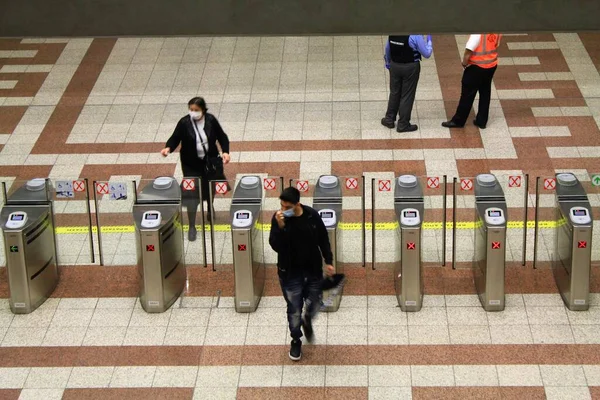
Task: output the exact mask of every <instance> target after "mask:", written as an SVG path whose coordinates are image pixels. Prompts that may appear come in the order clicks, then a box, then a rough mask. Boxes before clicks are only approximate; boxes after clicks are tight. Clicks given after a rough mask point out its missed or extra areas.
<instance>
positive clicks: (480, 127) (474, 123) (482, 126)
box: [473, 119, 485, 129]
mask: <svg viewBox="0 0 600 400" xmlns="http://www.w3.org/2000/svg"><path fill="white" fill-rule="evenodd" d="M473 125H475V126H476V127H478V128H479V129H485V125H482V124H478V123H477V120H476V119H474V120H473Z"/></svg>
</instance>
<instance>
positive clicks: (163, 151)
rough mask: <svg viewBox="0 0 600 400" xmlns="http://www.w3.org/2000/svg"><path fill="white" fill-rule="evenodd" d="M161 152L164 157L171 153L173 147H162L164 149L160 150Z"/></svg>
mask: <svg viewBox="0 0 600 400" xmlns="http://www.w3.org/2000/svg"><path fill="white" fill-rule="evenodd" d="M160 154H161V155H162V156H163V157H166V156H168V155H169V154H171V149H170V148H168V147H165V148H164V149H162V150H161V151H160Z"/></svg>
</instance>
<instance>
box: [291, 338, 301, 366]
mask: <svg viewBox="0 0 600 400" xmlns="http://www.w3.org/2000/svg"><path fill="white" fill-rule="evenodd" d="M301 358H302V341H301V340H300V339H294V340H292V345H291V346H290V360H292V361H300V359H301Z"/></svg>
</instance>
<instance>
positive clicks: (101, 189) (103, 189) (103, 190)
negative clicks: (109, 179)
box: [96, 182, 108, 194]
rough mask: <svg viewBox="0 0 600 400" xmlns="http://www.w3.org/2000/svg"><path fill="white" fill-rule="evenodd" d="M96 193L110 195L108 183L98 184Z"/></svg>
mask: <svg viewBox="0 0 600 400" xmlns="http://www.w3.org/2000/svg"><path fill="white" fill-rule="evenodd" d="M96 193H97V194H108V183H106V182H98V183H96Z"/></svg>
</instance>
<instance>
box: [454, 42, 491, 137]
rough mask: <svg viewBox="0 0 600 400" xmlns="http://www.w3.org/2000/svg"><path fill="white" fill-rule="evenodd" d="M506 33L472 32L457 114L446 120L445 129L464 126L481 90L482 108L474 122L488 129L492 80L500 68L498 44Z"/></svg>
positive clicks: (464, 60) (479, 109)
mask: <svg viewBox="0 0 600 400" xmlns="http://www.w3.org/2000/svg"><path fill="white" fill-rule="evenodd" d="M501 39H502V35H501V34H499V33H483V34H477V35H471V36H470V37H469V41H468V42H467V45H466V48H465V53H464V56H463V61H462V66H463V69H464V72H463V77H462V89H461V93H460V101H459V103H458V107H457V109H456V113H455V114H454V116H453V117H452V119H451V120H450V121H446V122H442V126H443V127H445V128H462V127H463V126H464V125H465V123H466V122H467V118H468V117H469V113H470V112H471V107H473V102H474V101H475V95H476V94H477V92H479V108H478V110H477V116H476V117H475V120H474V121H473V124H475V126H477V127H479V129H485V127H486V125H487V122H488V118H489V112H490V98H491V95H492V79H493V78H494V73H495V72H496V68H497V67H498V47H499V46H500V40H501Z"/></svg>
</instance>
